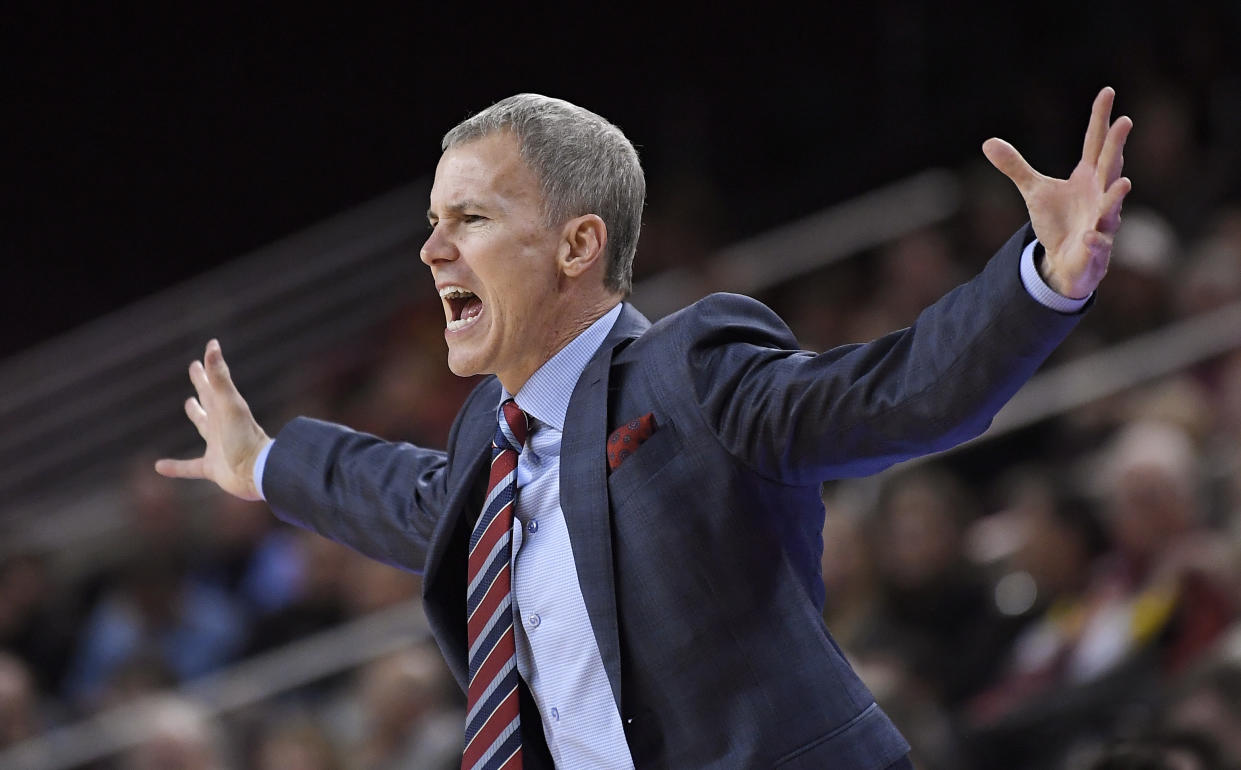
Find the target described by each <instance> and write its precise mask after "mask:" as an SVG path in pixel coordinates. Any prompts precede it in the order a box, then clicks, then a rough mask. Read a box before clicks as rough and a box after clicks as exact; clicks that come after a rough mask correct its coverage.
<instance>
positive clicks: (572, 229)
mask: <svg viewBox="0 0 1241 770" xmlns="http://www.w3.org/2000/svg"><path fill="white" fill-rule="evenodd" d="M562 234H563V237H562V239H561V242H560V252H559V254H558V258H559V260H560V270H561V272H563V273H564V274H565V275H567V276H569V277H570V278H578V277H581V276H582V275H585V274H586V273H588V272H590V270H591V269H592V268H594V267H595V266H596V265H599V266H601V267H602V265H603V258H604V257H603V254H604V251H605V250H606V247H607V245H608V226H607V225H605V224H604V223H603V219H601V218H600V217H599V215H598V214H583V215H582V216H580V217H574V218H573V219H570V220H569V221H568V222H565V224H564V229H563V231H562Z"/></svg>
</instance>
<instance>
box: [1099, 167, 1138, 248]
mask: <svg viewBox="0 0 1241 770" xmlns="http://www.w3.org/2000/svg"><path fill="white" fill-rule="evenodd" d="M1132 189H1133V182H1131V181H1129V177H1127V176H1122V177H1121V178H1120V179H1117V180H1116V181H1115V182H1113V183H1112V186H1111V187H1109V188H1107V192H1105V193H1104V194H1103V202H1102V205H1101V206H1100V207H1099V209H1100V211H1102V212H1103V213H1102V214H1101V215H1100V216H1099V221H1098V223H1097V224H1096V225H1095V229H1096V230H1098V231H1100V232H1104V233H1111V234H1115V233H1116V231H1117V230H1119V229H1120V209H1121V207H1122V206H1123V205H1124V203H1125V196H1126V195H1128V194H1129V191H1130V190H1132Z"/></svg>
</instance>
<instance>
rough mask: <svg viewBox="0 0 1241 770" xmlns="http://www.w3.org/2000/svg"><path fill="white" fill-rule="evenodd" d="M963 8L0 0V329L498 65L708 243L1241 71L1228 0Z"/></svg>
mask: <svg viewBox="0 0 1241 770" xmlns="http://www.w3.org/2000/svg"><path fill="white" fill-rule="evenodd" d="M1187 6H1188V7H1187ZM963 8H964V6H962V5H960V4H938V5H937V4H932V3H919V2H907V1H905V2H902V1H901V0H884V1H882V2H876V3H871V4H867V5H865V6H864V7H858V8H853V9H839V8H834V7H831V6H830V5H814V6H807V7H806V8H805V9H799V8H797V7H791V8H790V7H784V6H778V5H774V4H773V5H769V6H767V5H762V6H756V5H754V4H748V5H747V6H746V10H744V11H738V12H727V13H726V12H723V11H720V10H718V9H717V10H716V11H714V12H712V13H711V14H704V13H700V12H697V11H692V10H680V9H676V8H672V7H670V6H659V7H656V8H655V9H650V8H647V7H645V6H637V5H632V6H623V7H617V8H615V9H611V10H606V9H604V10H595V11H589V10H587V9H586V8H585V7H584V4H583V5H578V6H565V7H563V8H561V9H548V8H546V7H544V8H543V9H542V10H539V11H534V10H531V9H529V8H521V9H516V10H509V11H508V12H497V11H496V10H495V9H493V8H491V7H487V6H479V5H470V4H464V3H459V4H438V5H434V6H403V7H401V9H400V10H382V9H375V8H373V7H372V8H371V9H369V10H367V11H355V10H352V9H350V10H342V9H336V10H330V11H327V12H323V11H315V10H312V9H310V8H309V7H298V8H294V7H290V8H287V9H284V10H273V9H270V8H268V9H263V10H255V9H250V10H245V11H241V12H238V13H235V14H225V13H216V14H213V15H209V16H208V15H202V16H188V15H186V13H187V12H186V11H183V10H180V9H169V8H156V7H154V6H153V7H148V8H142V7H136V6H124V7H110V8H106V9H103V8H89V7H74V8H70V7H67V5H66V6H59V5H51V6H43V7H40V8H39V9H38V10H33V11H31V10H26V11H21V10H13V11H11V12H10V11H6V17H8V19H7V21H6V23H5V24H4V25H3V26H4V31H3V32H2V33H0V35H2V37H0V44H2V48H3V50H4V51H5V53H4V54H3V56H4V60H5V65H4V67H3V69H4V74H3V76H2V77H3V78H4V94H5V97H4V101H5V103H6V104H7V105H8V109H7V110H6V112H7V115H8V117H7V118H5V119H4V134H5V135H6V138H5V139H4V141H3V148H4V150H3V155H4V161H3V164H4V165H3V180H4V181H3V190H2V193H0V195H2V196H3V198H2V202H0V255H2V256H3V260H4V265H5V280H4V281H3V282H0V285H2V286H3V295H2V296H0V300H2V301H3V305H4V311H3V315H2V316H0V317H3V318H4V319H5V320H4V323H3V324H2V328H0V355H7V354H10V353H12V352H14V351H17V350H20V349H22V348H25V347H28V346H30V345H32V344H35V343H37V342H38V341H40V340H42V339H44V338H46V337H48V336H50V335H53V334H56V333H59V332H62V331H65V330H68V329H70V328H73V327H74V326H77V325H79V324H81V323H83V322H85V321H88V320H89V319H91V318H92V317H95V316H98V315H100V314H102V313H105V312H107V311H108V310H109V309H113V308H116V307H119V306H121V305H124V304H126V303H129V302H132V301H134V300H135V299H138V298H140V297H141V296H143V295H145V294H147V293H150V292H152V291H154V290H157V289H159V288H161V287H164V286H167V285H170V284H172V283H175V282H177V281H180V280H183V279H185V278H188V277H190V276H192V275H195V274H196V273H199V272H201V271H203V270H205V269H207V268H209V267H211V266H212V265H215V264H219V263H221V262H223V261H227V260H229V259H232V258H234V257H237V256H239V255H241V254H243V253H245V252H247V251H249V250H252V249H254V248H257V247H259V246H262V245H264V244H266V243H269V242H271V241H273V240H275V239H277V238H279V237H281V236H283V235H287V234H289V233H291V232H294V231H297V230H299V229H301V228H303V227H306V226H308V225H310V224H312V223H314V222H316V221H319V220H321V219H323V218H325V217H328V216H330V215H332V214H335V213H337V212H339V211H341V210H343V209H345V208H347V207H349V206H351V205H354V204H358V203H361V202H363V201H365V200H368V199H369V198H371V197H374V196H376V195H378V194H380V193H383V192H385V191H387V190H389V189H391V188H393V187H397V186H399V185H401V184H404V183H406V182H408V181H410V180H412V179H414V178H416V177H418V176H421V175H424V174H429V173H431V172H432V171H433V170H434V165H435V162H436V159H437V158H438V155H439V149H438V142H439V137H440V136H441V135H442V134H443V132H444V131H445V130H446V129H448V128H449V127H451V126H452V125H453V124H454V123H455V122H457V121H458V120H460V119H462V118H464V117H465V116H467V115H468V114H470V113H471V112H473V111H476V110H478V109H481V108H482V107H484V106H486V105H488V104H490V103H491V102H493V101H495V100H497V99H500V98H502V97H504V96H507V95H509V94H511V93H515V92H518V91H539V92H543V93H548V94H550V95H555V96H561V97H563V98H566V99H569V100H571V101H574V102H577V103H579V104H582V105H583V106H586V107H588V108H590V109H593V110H595V111H596V112H599V113H600V114H602V115H604V116H605V117H608V118H609V119H611V120H612V121H614V122H616V123H617V124H618V125H620V126H621V128H622V129H624V130H625V131H626V133H627V134H628V135H629V136H630V137H631V138H632V139H633V141H634V142H635V143H636V144H637V145H638V147H639V151H640V152H641V153H642V155H643V161H644V164H645V166H646V168H647V173H648V178H649V180H650V195H649V202H648V209H649V210H650V211H654V212H659V211H677V212H681V211H684V212H685V213H684V214H683V215H684V216H697V215H698V214H697V213H696V212H707V213H703V214H702V216H703V221H702V222H701V223H699V224H700V225H701V226H702V227H704V228H707V229H708V230H709V231H710V234H711V235H710V239H711V241H712V242H713V243H715V244H725V243H728V242H729V241H730V240H732V239H735V238H737V237H741V236H744V235H747V234H750V233H753V232H757V231H759V230H762V229H764V228H766V227H769V226H771V225H774V224H778V223H781V222H784V221H787V220H789V219H792V218H795V217H797V216H799V215H802V214H805V213H808V212H810V211H813V210H815V209H817V208H820V207H822V206H824V205H826V204H829V203H831V202H833V201H837V200H840V199H843V198H846V197H849V196H850V195H855V194H857V193H860V192H863V191H865V190H867V189H869V188H870V187H873V186H875V185H877V184H880V183H882V182H885V181H888V180H891V179H895V178H897V177H900V176H902V175H904V174H907V173H910V172H913V171H917V170H921V169H923V168H926V167H928V166H933V165H945V164H959V163H960V162H962V161H964V160H967V159H969V158H972V157H976V156H977V155H978V154H979V153H978V145H979V144H980V143H981V142H982V140H983V139H985V138H986V137H988V136H991V135H1001V136H1005V137H1006V138H1009V139H1010V140H1012V141H1013V142H1014V143H1015V144H1017V146H1018V147H1020V148H1022V149H1023V150H1026V151H1027V156H1028V157H1029V159H1030V160H1031V162H1032V163H1034V164H1035V165H1036V167H1038V168H1040V169H1041V170H1044V171H1046V172H1047V173H1053V174H1057V175H1063V174H1065V173H1067V171H1068V170H1069V167H1070V165H1071V163H1072V162H1073V160H1075V158H1076V152H1077V151H1078V146H1077V143H1078V142H1079V141H1080V139H1079V137H1080V135H1081V133H1082V130H1083V128H1084V126H1085V121H1086V117H1087V115H1088V111H1089V104H1090V99H1091V97H1092V95H1093V94H1094V93H1095V92H1096V91H1097V89H1098V88H1099V87H1100V86H1102V85H1104V84H1112V85H1114V86H1116V87H1117V89H1118V91H1119V98H1118V106H1117V109H1118V111H1121V112H1123V111H1124V110H1125V109H1126V102H1127V96H1129V97H1130V100H1129V101H1130V103H1132V98H1131V97H1132V95H1133V94H1134V92H1135V91H1143V90H1146V89H1150V88H1158V87H1160V85H1161V84H1164V83H1172V84H1174V85H1175V86H1176V88H1177V89H1178V90H1179V91H1180V92H1182V93H1184V94H1186V97H1187V98H1188V99H1190V100H1191V101H1192V100H1194V98H1195V97H1196V96H1201V94H1195V89H1197V88H1201V89H1207V88H1215V89H1218V88H1220V84H1221V83H1224V84H1227V83H1232V84H1233V85H1237V84H1238V83H1239V82H1241V81H1239V80H1238V78H1237V77H1236V75H1237V73H1239V72H1241V66H1238V58H1239V56H1241V55H1239V54H1238V52H1237V47H1238V46H1237V41H1238V39H1239V33H1241V23H1239V19H1241V3H1238V2H1222V1H1218V0H1217V1H1215V2H1206V3H1194V4H1182V3H1171V2H1153V3H1135V2H1092V3H1080V2H1072V3H1070V2H1063V1H1060V0H1057V1H1055V2H1046V3H1038V4H1036V5H1035V6H1034V7H1031V6H1023V7H1021V8H1019V9H1012V8H1009V7H1008V4H998V3H997V4H992V6H991V7H990V8H974V9H971V10H969V11H965V10H963ZM1238 88H1239V89H1241V85H1238ZM1061 103H1064V104H1070V105H1078V106H1079V107H1080V109H1079V110H1078V111H1077V113H1074V114H1071V115H1066V114H1064V111H1063V110H1061V109H1059V108H1058V105H1060V104H1061ZM1078 113H1079V114H1078ZM1137 130H1138V131H1141V130H1142V127H1141V125H1140V124H1139V126H1138V128H1137ZM685 180H696V182H695V183H694V184H686V183H685ZM1136 181H1137V184H1138V185H1139V187H1140V185H1141V180H1136ZM698 183H700V184H701V186H700V187H696V186H695V184H698ZM694 189H705V190H709V191H710V192H709V193H708V195H709V197H710V199H711V205H709V206H705V207H703V206H699V207H695V206H692V205H690V206H685V205H680V206H679V205H678V201H677V200H676V197H677V196H680V195H684V194H685V193H686V190H694ZM410 215H411V216H415V217H421V216H422V212H420V211H413V212H410ZM677 215H678V216H681V215H682V214H680V213H678V214H677ZM639 259H641V251H639Z"/></svg>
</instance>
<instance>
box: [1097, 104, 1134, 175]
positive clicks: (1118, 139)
mask: <svg viewBox="0 0 1241 770" xmlns="http://www.w3.org/2000/svg"><path fill="white" fill-rule="evenodd" d="M1131 130H1133V121H1132V120H1130V119H1129V117H1128V116H1122V117H1120V118H1117V120H1116V122H1115V123H1113V124H1112V127H1111V128H1110V129H1108V132H1107V139H1106V140H1105V141H1104V142H1103V150H1102V152H1100V153H1099V165H1098V166H1097V167H1096V169H1095V174H1096V175H1097V177H1098V179H1099V182H1100V183H1101V184H1102V185H1103V187H1104V189H1107V188H1108V187H1111V185H1112V183H1113V182H1115V181H1116V180H1117V179H1119V178H1120V171H1121V169H1122V168H1123V167H1124V165H1125V155H1124V151H1125V140H1126V139H1128V138H1129V132H1130V131H1131Z"/></svg>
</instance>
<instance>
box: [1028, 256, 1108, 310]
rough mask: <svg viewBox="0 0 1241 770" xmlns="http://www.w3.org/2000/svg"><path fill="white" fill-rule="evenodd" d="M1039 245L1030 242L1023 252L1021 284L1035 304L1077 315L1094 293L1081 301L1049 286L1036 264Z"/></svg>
mask: <svg viewBox="0 0 1241 770" xmlns="http://www.w3.org/2000/svg"><path fill="white" fill-rule="evenodd" d="M1038 245H1039V242H1038V239H1037V238H1036V239H1034V240H1032V241H1030V245H1028V246H1026V250H1025V251H1023V252H1021V283H1022V285H1024V286H1025V287H1026V291H1028V292H1029V293H1030V296H1031V297H1033V298H1034V301H1035V302H1037V303H1039V304H1040V305H1042V306H1043V307H1047V308H1051V309H1052V310H1055V311H1056V312H1058V313H1076V312H1077V311H1079V310H1081V309H1082V308H1084V307H1086V303H1088V302H1090V297H1093V296H1094V293H1093V292H1092V293H1091V295H1090V297H1083V298H1081V299H1073V298H1071V297H1066V296H1064V295H1063V294H1059V293H1057V292H1056V290H1055V289H1053V288H1051V287H1050V286H1048V285H1047V282H1046V281H1044V280H1043V276H1041V275H1039V272H1038V266H1037V265H1035V264H1034V250H1035V249H1036V248H1037V247H1038Z"/></svg>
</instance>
